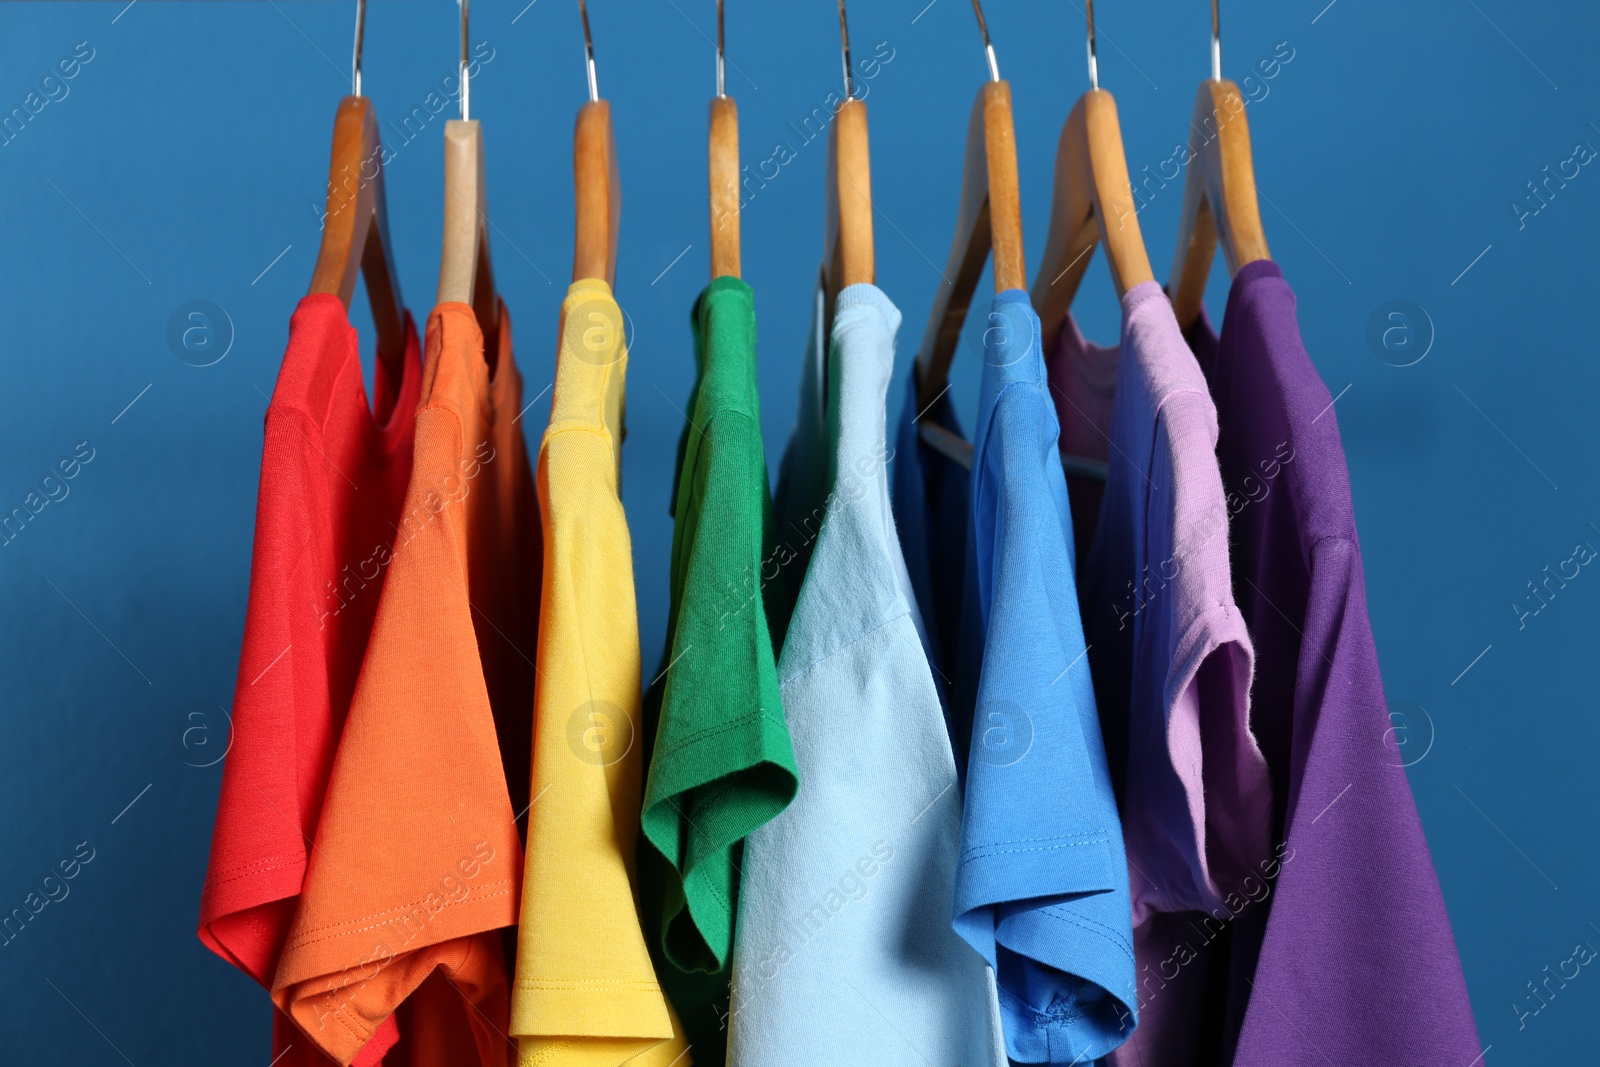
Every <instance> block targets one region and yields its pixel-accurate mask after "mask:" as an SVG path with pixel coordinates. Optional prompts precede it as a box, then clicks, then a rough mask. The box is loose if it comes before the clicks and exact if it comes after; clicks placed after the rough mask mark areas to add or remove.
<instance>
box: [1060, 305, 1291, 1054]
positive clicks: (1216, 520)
mask: <svg viewBox="0 0 1600 1067" xmlns="http://www.w3.org/2000/svg"><path fill="white" fill-rule="evenodd" d="M1049 371H1050V378H1051V384H1052V386H1053V388H1052V395H1053V396H1054V398H1055V401H1056V407H1057V414H1058V416H1059V418H1060V420H1061V440H1062V442H1063V444H1064V445H1065V446H1066V450H1067V451H1068V453H1069V454H1077V455H1086V457H1087V458H1096V459H1103V460H1105V461H1106V462H1107V464H1108V470H1107V477H1106V483H1105V486H1104V488H1103V491H1102V492H1101V499H1100V501H1099V508H1098V522H1097V523H1096V524H1095V525H1094V527H1093V529H1094V535H1093V541H1092V543H1091V546H1090V548H1089V551H1088V553H1087V555H1084V556H1080V557H1079V558H1080V560H1081V561H1082V565H1081V567H1080V570H1081V572H1082V573H1081V575H1080V581H1079V585H1078V589H1079V598H1080V601H1081V607H1082V612H1083V623H1084V631H1085V636H1086V637H1087V638H1088V641H1089V663H1090V668H1091V670H1092V672H1093V675H1094V683H1095V697H1096V702H1097V704H1098V706H1099V709H1100V718H1101V723H1102V726H1103V729H1104V735H1105V743H1106V755H1107V758H1108V760H1109V762H1110V767H1111V774H1112V778H1113V781H1114V784H1115V786H1116V789H1117V795H1118V800H1119V803H1120V811H1121V815H1122V826H1123V837H1124V840H1125V842H1126V845H1127V852H1128V868H1129V871H1128V874H1129V881H1130V885H1131V889H1132V900H1133V923H1134V927H1135V931H1134V941H1135V955H1136V958H1137V964H1138V971H1137V974H1138V986H1139V1016H1140V1019H1139V1029H1138V1031H1137V1032H1136V1033H1135V1034H1134V1037H1133V1040H1132V1041H1131V1042H1130V1043H1129V1044H1128V1045H1125V1046H1124V1048H1123V1050H1119V1053H1118V1054H1117V1058H1118V1059H1120V1060H1123V1061H1125V1062H1130V1063H1137V1062H1140V1057H1141V1056H1143V1057H1145V1058H1146V1059H1148V1060H1149V1062H1171V1061H1170V1060H1168V1059H1167V1058H1166V1056H1165V1055H1163V1054H1162V1053H1161V1052H1160V1051H1159V1050H1160V1049H1164V1048H1168V1047H1174V1046H1183V1045H1191V1044H1192V1042H1193V1040H1194V1038H1195V1033H1194V1027H1195V1026H1197V1025H1199V1022H1200V1020H1199V1015H1200V1014H1201V1013H1200V1011H1199V1008H1200V1007H1201V1002H1202V1000H1203V994H1204V989H1203V986H1204V979H1205V977H1206V975H1205V973H1204V972H1205V968H1204V965H1203V964H1201V963H1193V965H1192V966H1185V964H1186V962H1188V961H1185V960H1184V959H1182V958H1178V959H1174V958H1173V949H1174V945H1175V941H1174V936H1175V933H1176V931H1175V930H1174V929H1173V926H1174V923H1175V922H1181V923H1182V924H1183V926H1184V927H1186V928H1187V927H1189V926H1190V925H1191V924H1193V925H1199V926H1201V927H1202V928H1212V927H1215V928H1217V929H1218V930H1220V929H1221V928H1223V927H1225V926H1226V925H1227V923H1229V922H1231V920H1232V918H1233V917H1234V916H1236V915H1237V914H1238V912H1239V911H1241V910H1242V909H1243V908H1244V907H1245V906H1246V905H1247V904H1248V903H1249V902H1250V901H1251V900H1252V898H1259V897H1260V896H1261V895H1262V894H1261V892H1260V890H1259V889H1254V890H1252V888H1251V887H1253V886H1257V885H1259V883H1260V882H1261V876H1262V871H1263V868H1262V867H1261V864H1263V863H1264V862H1267V861H1269V860H1270V858H1271V854H1272V847H1271V842H1270V840H1269V836H1270V818H1271V793H1270V786H1269V783H1268V777H1267V765H1266V761H1265V760H1264V759H1263V757H1262V755H1261V750H1260V748H1259V747H1258V746H1257V744H1256V741H1255V738H1254V737H1253V736H1252V735H1251V733H1250V724H1249V718H1250V678H1251V673H1252V671H1253V669H1254V659H1255V656H1254V652H1253V651H1252V649H1251V645H1250V635H1249V633H1248V632H1247V631H1246V629H1245V624H1244V619H1243V617H1242V616H1241V615H1240V613H1239V609H1238V608H1237V607H1236V606H1235V604H1234V598H1233V583H1232V578H1231V574H1230V571H1229V565H1228V517H1229V516H1228V503H1227V499H1226V496H1225V494H1224V491H1223V485H1222V477H1221V474H1220V473H1219V471H1218V466H1217V457H1216V443H1217V415H1216V408H1215V407H1214V406H1213V404H1212V402H1211V396H1210V393H1209V392H1208V391H1207V387H1206V380H1205V377H1204V376H1203V375H1202V374H1201V371H1200V367H1199V364H1198V363H1196V361H1195V358H1194V355H1193V354H1192V353H1191V352H1190V351H1189V347H1188V345H1187V344H1186V343H1185V342H1184V339H1183V335H1182V333H1181V332H1180V331H1179V329H1178V323H1177V320H1176V319H1175V318H1174V317H1173V314H1172V307H1171V304H1170V303H1169V302H1168V300H1167V297H1166V294H1165V293H1163V292H1162V290H1161V288H1160V287H1159V286H1158V285H1157V284H1156V283H1155V282H1145V283H1143V284H1141V285H1137V286H1135V287H1134V288H1132V289H1130V290H1129V291H1128V293H1127V294H1126V295H1125V296H1124V297H1123V300H1122V338H1121V344H1120V345H1119V346H1118V347H1117V348H1114V349H1113V348H1101V347H1098V346H1093V345H1089V344H1087V343H1086V342H1085V341H1084V340H1083V338H1082V336H1081V335H1080V334H1079V333H1078V330H1077V327H1076V326H1075V325H1074V324H1073V323H1072V322H1071V320H1070V319H1069V320H1068V321H1067V323H1066V324H1065V325H1064V327H1063V329H1062V331H1061V335H1060V336H1059V338H1058V339H1057V343H1056V346H1055V353H1054V358H1053V359H1052V360H1051V363H1050V367H1049ZM1108 385H1110V386H1111V389H1110V391H1109V393H1108V391H1107V388H1106V387H1107V386H1108ZM1074 481H1075V482H1076V484H1074V485H1073V486H1072V490H1073V492H1074V495H1075V496H1076V497H1077V498H1078V499H1077V501H1075V503H1077V502H1079V501H1081V502H1083V505H1087V504H1090V503H1092V502H1093V491H1094V490H1097V489H1099V488H1100V487H1098V486H1092V487H1089V486H1086V485H1085V483H1084V482H1083V481H1082V480H1081V479H1075V480H1074ZM1086 488H1089V489H1090V492H1088V493H1086V492H1085V491H1084V490H1085V489H1086ZM1080 506H1082V505H1080ZM1086 519H1088V517H1086ZM1086 525H1088V521H1086ZM1196 912H1199V913H1203V914H1200V915H1196V914H1193V913H1196ZM1179 913H1188V914H1184V915H1182V916H1181V918H1179ZM1164 916H1166V917H1171V918H1163V917H1164ZM1195 936H1196V935H1195V934H1194V933H1193V932H1192V931H1190V932H1189V934H1188V938H1189V940H1190V941H1193V940H1194V938H1195ZM1213 936H1215V935H1213Z"/></svg>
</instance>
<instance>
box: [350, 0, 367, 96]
mask: <svg viewBox="0 0 1600 1067" xmlns="http://www.w3.org/2000/svg"><path fill="white" fill-rule="evenodd" d="M366 24H367V0H356V44H355V49H354V50H353V51H352V52H351V54H350V95H351V96H360V95H361V33H362V30H363V29H364V28H365V27H366Z"/></svg>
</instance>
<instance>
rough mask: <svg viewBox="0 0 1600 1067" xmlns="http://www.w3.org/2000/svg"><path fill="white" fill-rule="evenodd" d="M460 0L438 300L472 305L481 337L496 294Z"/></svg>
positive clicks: (490, 322)
mask: <svg viewBox="0 0 1600 1067" xmlns="http://www.w3.org/2000/svg"><path fill="white" fill-rule="evenodd" d="M460 3H461V64H460V68H461V69H460V77H461V117H460V118H459V119H451V120H449V121H448V122H446V123H445V125H444V246H443V251H442V254H441V255H440V257H439V303H441V304H447V303H462V304H470V305H472V310H473V311H474V312H475V313H476V314H477V316H478V326H479V328H480V329H481V330H483V332H484V335H485V336H486V337H487V336H489V335H491V334H493V332H494V331H495V328H496V327H498V326H499V309H500V304H499V298H498V297H497V296H496V294H495V288H494V270H493V267H492V266H491V264H490V262H489V232H488V221H487V220H488V217H489V216H488V211H487V205H488V197H487V195H486V193H485V188H484V174H483V129H482V127H481V125H480V124H479V123H478V121H477V120H476V119H469V118H467V115H468V113H469V109H468V99H467V0H460Z"/></svg>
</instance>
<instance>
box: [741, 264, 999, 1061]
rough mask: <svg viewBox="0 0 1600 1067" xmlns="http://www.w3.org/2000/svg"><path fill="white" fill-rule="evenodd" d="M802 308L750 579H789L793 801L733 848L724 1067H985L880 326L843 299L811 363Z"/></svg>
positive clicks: (979, 1001)
mask: <svg viewBox="0 0 1600 1067" xmlns="http://www.w3.org/2000/svg"><path fill="white" fill-rule="evenodd" d="M819 297H820V294H819ZM821 310H822V309H821V302H820V298H819V300H818V306H817V308H816V311H817V315H816V318H815V320H814V322H813V326H812V337H811V341H810V344H809V346H808V352H807V354H806V358H805V363H804V367H803V369H802V375H801V401H800V414H799V420H798V424H797V426H796V428H795V433H794V436H793V438H792V439H791V441H790V443H789V448H788V451H787V453H786V454H785V456H784V461H783V465H782V467H781V468H780V470H781V474H780V481H779V491H778V492H779V497H778V501H777V504H776V507H775V515H776V527H777V529H776V531H775V542H776V545H777V547H776V550H775V553H774V559H773V564H774V565H775V566H777V567H778V568H779V574H778V575H777V576H774V579H773V580H772V581H771V582H770V583H769V588H772V589H774V590H775V592H774V595H782V594H781V590H782V589H783V588H786V587H789V586H791V585H793V584H795V583H791V582H787V581H785V580H783V575H784V572H785V571H786V570H787V571H790V572H791V573H798V572H799V571H800V569H802V568H803V570H804V578H803V581H802V582H800V583H798V599H797V600H796V602H795V604H794V605H793V614H792V616H791V618H790V622H789V627H788V631H787V635H786V637H785V639H784V645H783V651H782V655H781V656H780V657H779V661H778V676H779V680H780V684H781V686H782V690H783V707H784V715H785V716H786V718H787V719H788V723H789V731H790V737H791V739H792V741H793V744H794V753H795V761H796V764H797V766H798V769H799V778H800V785H799V790H798V792H797V793H796V794H795V798H794V801H793V802H792V803H791V804H790V805H789V807H788V808H787V809H785V810H784V812H783V813H782V814H781V815H779V816H777V817H776V818H775V819H773V820H772V821H771V822H769V823H767V824H766V825H765V826H763V827H761V828H760V829H758V830H756V831H755V832H754V833H752V834H751V835H750V836H749V838H747V839H746V842H745V851H744V861H743V875H742V879H741V889H740V896H739V921H738V925H737V928H736V934H735V937H736V942H735V948H734V953H733V960H734V963H733V967H734V971H733V1000H732V1012H731V1021H730V1026H731V1032H730V1035H729V1047H728V1054H729V1059H728V1062H729V1063H730V1064H731V1065H733V1067H790V1065H792V1067H815V1065H817V1064H829V1065H844V1067H850V1065H858V1064H859V1065H861V1067H868V1065H870V1067H887V1065H899V1064H904V1065H906V1067H1004V1065H1005V1062H1006V1060H1005V1052H1004V1048H1003V1044H1002V1038H1001V1036H1000V1023H999V1008H998V1003H997V1000H996V992H995V980H994V973H993V971H992V970H991V969H990V967H989V966H988V965H987V964H985V963H984V961H983V959H982V958H980V957H979V956H978V955H977V954H976V953H974V952H973V951H972V950H971V949H970V948H969V947H968V946H967V945H966V944H965V943H964V942H963V941H962V940H961V938H959V937H957V936H956V934H955V933H954V932H953V931H952V930H951V928H950V924H949V921H948V916H949V915H950V909H951V906H952V902H951V894H952V887H953V885H954V882H955V869H956V849H957V837H958V833H959V826H960V820H961V804H960V797H959V793H958V790H957V788H956V767H955V760H954V757H953V756H952V754H951V751H950V742H949V738H948V735H947V733H946V731H945V726H944V721H943V718H942V715H941V710H940V704H939V696H938V691H937V690H936V689H935V688H934V682H933V676H932V673H931V672H930V670H929V668H928V661H927V657H926V655H925V654H924V652H923V645H922V640H921V638H920V636H919V632H918V627H919V619H918V615H917V608H916V603H915V601H914V599H913V598H912V594H911V586H910V581H909V579H908V577H907V575H906V568H905V563H904V561H903V559H902V557H901V554H900V544H899V540H898V538H897V536H896V534H895V528H894V519H893V516H892V514H891V511H890V506H889V487H888V475H887V466H888V464H889V462H890V460H891V459H892V458H893V456H894V453H893V450H892V449H891V448H890V447H889V445H888V441H887V438H886V421H887V420H886V417H885V404H884V401H885V396H886V393H887V391H888V384H889V379H890V375H891V373H892V371H893V368H894V337H895V331H896V330H897V329H898V327H899V325H900V313H899V312H898V311H897V310H896V309H895V307H894V305H893V304H891V303H890V302H889V300H888V298H887V297H885V296H884V295H883V293H882V292H880V291H879V290H878V289H877V287H875V286H872V285H853V286H850V287H849V288H847V289H845V290H844V291H843V292H841V293H840V294H839V298H838V303H837V305H836V314H835V318H834V322H833V334H832V338H831V344H830V345H829V346H828V349H827V357H826V359H827V362H826V364H825V363H824V349H823V346H822V338H821V325H822V315H821ZM808 559H809V564H807V560H808Z"/></svg>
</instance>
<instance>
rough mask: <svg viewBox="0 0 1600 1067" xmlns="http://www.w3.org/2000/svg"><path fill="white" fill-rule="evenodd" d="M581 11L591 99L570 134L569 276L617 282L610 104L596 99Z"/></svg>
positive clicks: (618, 214) (581, 8) (618, 187)
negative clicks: (573, 213) (572, 220)
mask: <svg viewBox="0 0 1600 1067" xmlns="http://www.w3.org/2000/svg"><path fill="white" fill-rule="evenodd" d="M578 12H579V14H581V15H582V16H583V45H584V53H585V56H586V59H587V62H588V68H589V102H588V103H586V104H584V105H583V106H582V107H580V108H579V109H578V122H577V126H576V128H575V129H574V131H573V135H572V178H573V188H574V189H575V191H576V194H577V236H576V239H575V241H574V243H573V249H572V280H573V281H577V280H578V279H580V278H601V279H603V280H604V281H605V283H606V284H607V285H608V286H610V287H611V288H612V290H613V291H615V289H616V287H617V229H618V226H619V224H620V222H621V219H622V183H621V180H620V179H619V177H618V175H617V142H616V138H615V137H614V136H613V135H612V130H611V105H610V104H609V103H608V102H606V101H604V100H602V99H600V84H599V79H598V78H597V77H596V76H595V69H594V42H593V40H592V39H591V38H590V36H589V9H588V5H587V4H585V3H584V0H578Z"/></svg>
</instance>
